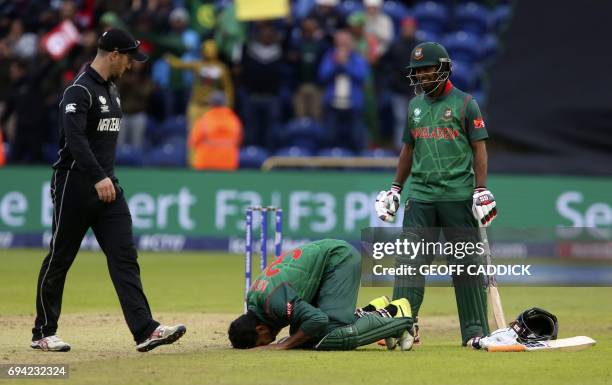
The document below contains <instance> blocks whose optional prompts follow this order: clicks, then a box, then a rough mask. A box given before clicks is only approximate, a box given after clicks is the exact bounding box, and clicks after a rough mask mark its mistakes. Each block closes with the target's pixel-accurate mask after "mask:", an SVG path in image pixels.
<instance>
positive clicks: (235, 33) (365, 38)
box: [0, 0, 510, 169]
mask: <svg viewBox="0 0 612 385" xmlns="http://www.w3.org/2000/svg"><path fill="white" fill-rule="evenodd" d="M498 3H499V4H498ZM290 5H291V6H290V14H289V16H288V17H285V18H282V19H271V20H260V21H250V22H244V21H240V20H239V19H238V17H237V9H236V7H237V5H236V4H235V3H234V2H233V1H231V0H131V1H130V0H97V1H94V0H46V1H44V0H12V1H4V2H0V134H1V135H2V136H3V138H4V142H5V151H4V152H5V153H6V155H7V163H9V164H10V163H12V164H23V163H27V164H46V163H52V162H53V161H54V160H55V158H56V152H57V140H58V138H57V137H58V112H57V105H58V102H59V100H60V98H61V94H62V90H63V89H64V87H65V86H66V85H67V84H68V83H69V82H70V81H71V80H72V79H73V78H74V77H75V76H76V74H78V72H79V71H81V70H82V68H83V66H84V65H85V64H87V63H88V62H90V61H91V60H92V59H93V57H94V56H95V54H96V50H97V38H98V36H99V35H100V34H101V33H102V32H103V31H105V30H107V29H109V28H124V29H128V30H130V31H131V32H132V33H133V34H134V36H135V37H136V38H137V39H139V40H140V41H141V42H142V45H141V48H142V50H143V51H145V52H146V53H147V54H148V55H149V56H150V60H149V61H148V62H146V63H144V64H141V63H133V66H132V70H131V71H129V72H126V73H125V74H124V75H123V77H122V78H121V79H120V80H119V81H118V86H119V89H120V93H121V97H122V108H123V113H124V117H123V119H122V127H121V131H120V135H119V139H118V140H119V143H118V153H117V161H118V163H120V164H127V165H134V166H139V165H151V166H187V165H189V166H191V167H194V168H198V169H235V168H238V167H258V166H259V165H260V164H261V162H262V161H263V159H265V158H266V157H267V156H269V155H273V154H277V155H292V156H300V155H317V154H328V153H330V154H333V155H346V154H350V155H360V154H365V155H368V154H371V153H376V154H387V155H392V154H394V153H395V151H397V149H398V148H399V147H400V145H401V139H400V138H401V132H402V130H403V127H404V123H405V118H406V114H407V106H408V102H409V100H410V98H411V97H412V96H413V95H414V92H413V90H412V89H411V88H410V86H409V81H408V80H407V79H406V78H405V75H406V71H405V66H406V65H407V64H408V62H409V58H410V52H411V51H412V49H413V47H414V46H415V45H416V44H418V43H419V42H420V41H424V40H434V41H441V42H442V43H443V44H444V43H446V44H447V45H448V47H447V48H449V51H450V53H451V57H452V58H453V59H458V60H456V61H457V63H456V66H455V70H454V74H453V78H452V79H453V82H455V84H457V85H458V86H459V87H460V88H463V89H464V90H466V91H468V92H471V93H473V94H474V96H475V97H476V99H477V100H478V101H479V103H480V104H481V105H484V104H485V102H486V100H485V97H486V93H485V91H486V81H485V80H486V78H485V77H484V72H483V71H482V66H483V65H484V64H486V63H487V62H489V61H490V60H491V58H492V57H494V55H495V53H496V51H497V35H498V33H499V29H500V25H502V24H503V22H504V21H505V20H506V19H507V16H508V14H509V10H510V7H509V5H508V4H506V3H505V2H503V1H501V2H498V1H488V2H479V3H474V2H467V3H466V2H461V1H448V0H447V1H438V2H433V1H395V0H387V1H383V0H293V1H291V2H290ZM462 12H463V13H462ZM0 143H2V141H0ZM0 147H1V146H0ZM0 151H1V149H0ZM330 151H331V152H330ZM372 151H374V152H372ZM0 156H1V155H0ZM0 160H1V158H0Z"/></svg>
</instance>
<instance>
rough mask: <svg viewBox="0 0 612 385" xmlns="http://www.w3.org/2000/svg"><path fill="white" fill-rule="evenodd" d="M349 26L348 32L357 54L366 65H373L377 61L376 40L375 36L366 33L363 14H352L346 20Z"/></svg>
mask: <svg viewBox="0 0 612 385" xmlns="http://www.w3.org/2000/svg"><path fill="white" fill-rule="evenodd" d="M346 23H347V24H348V26H349V31H350V32H351V35H352V36H353V41H354V42H355V49H356V50H357V52H359V53H360V54H361V55H362V56H363V57H364V58H366V60H367V61H368V63H370V64H373V63H375V62H376V61H378V51H379V50H378V40H377V39H376V36H374V35H372V34H370V33H368V32H366V30H365V23H366V15H365V13H364V12H360V11H357V12H353V13H351V14H350V15H349V17H348V18H347V20H346Z"/></svg>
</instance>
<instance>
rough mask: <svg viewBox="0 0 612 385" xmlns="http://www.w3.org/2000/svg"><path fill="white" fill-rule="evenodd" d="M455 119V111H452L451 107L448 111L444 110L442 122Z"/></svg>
mask: <svg viewBox="0 0 612 385" xmlns="http://www.w3.org/2000/svg"><path fill="white" fill-rule="evenodd" d="M452 117H453V110H451V109H450V107H448V108H447V109H446V110H444V113H443V114H442V120H451V119H452Z"/></svg>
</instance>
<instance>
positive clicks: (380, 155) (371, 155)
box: [361, 148, 398, 158]
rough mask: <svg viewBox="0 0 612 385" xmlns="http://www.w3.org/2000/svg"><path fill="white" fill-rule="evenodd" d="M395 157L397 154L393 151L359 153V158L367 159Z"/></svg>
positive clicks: (381, 150) (381, 149)
mask: <svg viewBox="0 0 612 385" xmlns="http://www.w3.org/2000/svg"><path fill="white" fill-rule="evenodd" d="M397 155H398V154H397V152H395V151H393V150H385V149H384V148H375V149H373V150H365V151H363V152H362V153H361V156H366V157H369V158H395V157H396V156H397Z"/></svg>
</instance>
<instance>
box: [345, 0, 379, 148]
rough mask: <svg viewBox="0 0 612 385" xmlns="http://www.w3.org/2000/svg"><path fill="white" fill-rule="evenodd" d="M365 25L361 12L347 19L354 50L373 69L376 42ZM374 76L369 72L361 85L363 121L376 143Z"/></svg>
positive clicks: (364, 16) (352, 14)
mask: <svg viewBox="0 0 612 385" xmlns="http://www.w3.org/2000/svg"><path fill="white" fill-rule="evenodd" d="M365 23H366V15H365V13H364V12H361V11H357V12H353V13H351V14H350V15H349V17H348V18H347V24H348V25H349V31H350V32H351V35H352V36H353V41H354V42H355V49H356V50H357V52H359V53H360V54H361V55H362V56H363V57H364V58H365V59H366V60H367V61H368V64H369V65H370V69H374V67H373V66H374V65H375V64H376V63H377V62H378V58H379V50H378V40H377V39H376V37H375V36H374V35H372V34H370V33H368V32H366V30H365ZM374 75H375V74H374V72H373V71H370V72H369V74H368V77H367V78H366V80H365V82H364V85H363V96H364V112H363V115H364V116H363V119H364V123H365V125H366V127H367V129H368V133H369V136H370V139H374V140H375V141H377V139H378V136H379V131H380V129H379V127H380V124H379V121H378V113H377V101H376V94H375V91H374Z"/></svg>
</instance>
